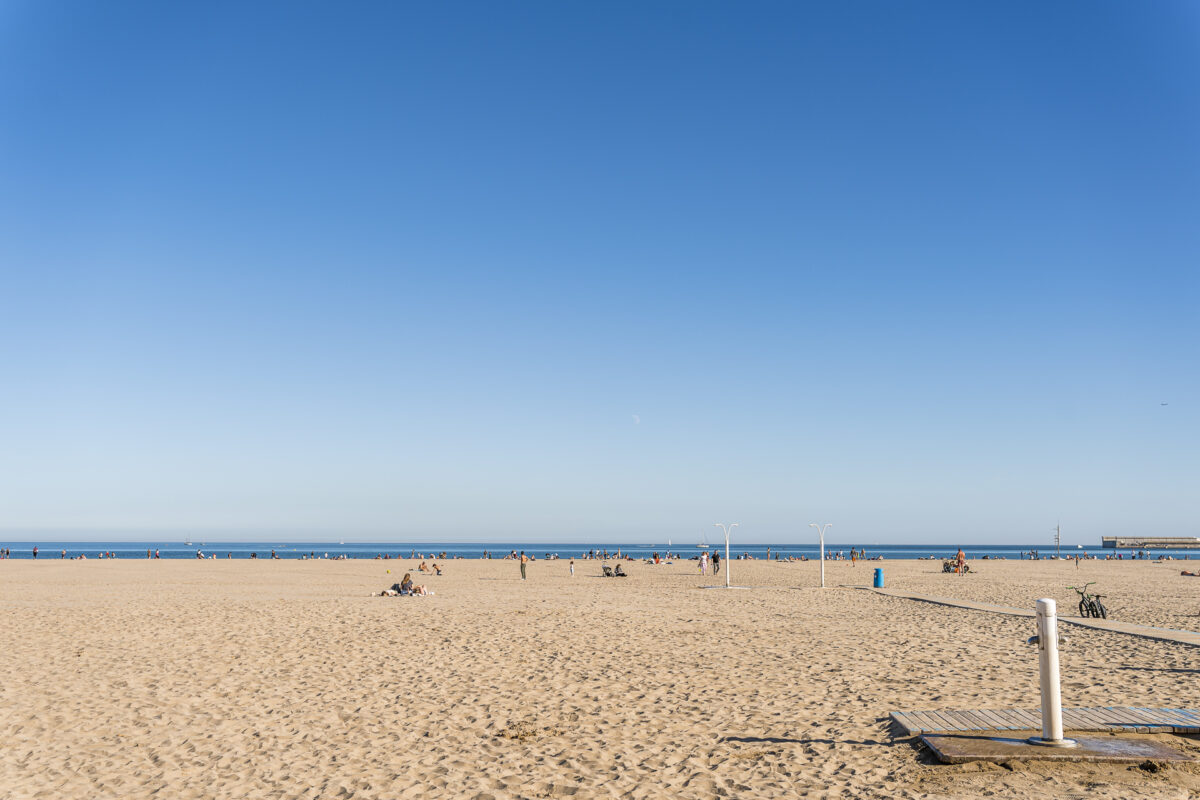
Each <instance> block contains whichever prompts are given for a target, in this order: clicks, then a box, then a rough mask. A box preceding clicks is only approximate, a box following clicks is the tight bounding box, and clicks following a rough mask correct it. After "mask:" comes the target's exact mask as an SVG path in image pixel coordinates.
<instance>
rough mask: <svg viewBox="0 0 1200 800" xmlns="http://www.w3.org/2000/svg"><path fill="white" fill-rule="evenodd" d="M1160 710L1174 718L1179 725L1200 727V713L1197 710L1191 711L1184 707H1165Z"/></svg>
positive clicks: (1168, 716)
mask: <svg viewBox="0 0 1200 800" xmlns="http://www.w3.org/2000/svg"><path fill="white" fill-rule="evenodd" d="M1160 710H1161V711H1162V712H1163V713H1164V714H1165V715H1166V716H1167V718H1168V719H1172V720H1174V721H1175V725H1177V726H1183V727H1187V728H1200V714H1197V713H1195V712H1192V713H1189V712H1188V711H1187V709H1184V708H1163V709H1160Z"/></svg>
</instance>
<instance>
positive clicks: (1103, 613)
mask: <svg viewBox="0 0 1200 800" xmlns="http://www.w3.org/2000/svg"><path fill="white" fill-rule="evenodd" d="M1093 611H1097V612H1099V613H1098V614H1097V615H1096V616H1098V617H1099V618H1100V619H1108V609H1107V608H1105V607H1104V603H1101V602H1100V601H1099V600H1097V601H1096V607H1095V608H1094V609H1093Z"/></svg>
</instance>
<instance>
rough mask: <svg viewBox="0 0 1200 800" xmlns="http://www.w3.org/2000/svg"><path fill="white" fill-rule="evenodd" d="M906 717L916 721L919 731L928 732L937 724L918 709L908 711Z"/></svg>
mask: <svg viewBox="0 0 1200 800" xmlns="http://www.w3.org/2000/svg"><path fill="white" fill-rule="evenodd" d="M908 718H909V719H911V720H912V721H913V722H915V723H917V725H918V726H919V728H920V732H921V733H929V732H930V731H932V730H933V729H934V728H935V727H936V726H937V725H938V723H936V722H934V721H933V720H931V719H930V718H929V717H927V716H925V715H924V714H923V713H921V712H920V711H909V712H908Z"/></svg>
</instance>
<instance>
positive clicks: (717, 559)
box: [712, 550, 721, 575]
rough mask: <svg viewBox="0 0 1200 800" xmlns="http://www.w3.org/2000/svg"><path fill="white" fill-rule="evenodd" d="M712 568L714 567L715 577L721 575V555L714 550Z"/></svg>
mask: <svg viewBox="0 0 1200 800" xmlns="http://www.w3.org/2000/svg"><path fill="white" fill-rule="evenodd" d="M712 567H713V575H720V574H721V554H720V553H718V552H717V551H716V550H714V551H713V554H712Z"/></svg>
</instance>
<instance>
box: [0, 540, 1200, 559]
mask: <svg viewBox="0 0 1200 800" xmlns="http://www.w3.org/2000/svg"><path fill="white" fill-rule="evenodd" d="M34 547H37V548H38V560H42V559H51V560H53V559H58V558H60V557H61V553H62V551H63V550H65V551H66V554H67V557H68V558H71V557H73V556H77V555H79V554H81V553H82V554H86V555H87V557H88V558H96V557H97V556H98V555H99V554H100V553H101V552H105V553H108V552H112V553H114V554H115V555H116V556H117V557H118V558H145V557H146V550H147V549H149V550H150V551H151V552H152V553H153V552H154V551H155V550H157V551H158V552H159V555H160V557H162V558H191V559H194V558H195V557H196V552H197V551H198V550H199V551H202V552H203V553H204V555H205V556H210V555H214V554H215V555H216V556H217V557H218V558H226V557H227V556H232V557H233V558H250V555H251V554H252V553H257V554H258V557H259V558H270V557H271V553H272V551H273V552H275V553H276V554H277V555H278V556H279V558H289V559H292V558H304V557H306V556H308V557H312V556H315V557H318V558H321V557H326V556H328V557H329V558H334V557H337V556H342V555H344V556H347V557H348V558H374V557H375V556H376V555H380V556H383V555H387V556H389V557H391V558H409V557H411V556H412V555H413V554H414V553H417V554H421V555H424V556H430V555H431V554H435V553H436V554H437V555H438V557H439V558H440V557H441V553H443V552H444V553H445V554H446V557H447V558H457V557H459V556H461V557H463V558H482V557H483V554H484V552H489V553H491V554H492V557H494V558H502V557H503V556H504V555H506V554H507V553H509V552H511V551H513V550H516V551H517V552H520V551H522V550H524V551H525V552H527V553H529V554H531V555H533V556H535V557H537V558H544V557H546V556H548V555H557V556H560V557H562V558H567V557H568V556H574V557H576V558H578V557H580V556H581V555H583V554H585V553H587V552H588V551H589V550H597V551H601V552H602V551H604V550H607V551H608V552H609V553H610V554H614V553H616V552H617V551H618V550H620V552H621V553H622V554H628V555H631V556H633V557H635V558H641V557H646V556H649V555H650V554H652V553H654V552H658V553H660V554H661V553H666V551H667V550H668V549H670V551H671V552H673V553H675V554H676V555H677V557H681V558H692V557H694V556H698V555H699V554H700V553H701V552H702V551H701V549H700V548H698V547H696V545H695V543H683V542H676V543H674V544H673V545H672V546H671V547H670V548H668V546H667V544H666V542H665V541H664V542H662V543H660V544H646V543H633V542H624V543H622V542H588V543H580V542H491V543H488V542H479V543H464V542H453V543H447V542H347V543H345V544H342V543H339V542H290V543H289V542H278V541H276V542H220V541H211V542H209V541H204V540H201V539H198V538H193V539H192V544H191V545H188V544H185V543H184V542H183V541H181V540H179V539H173V540H171V541H166V540H163V541H140V542H118V541H94V542H66V541H37V542H29V541H11V542H5V541H0V549H3V548H9V549H10V550H11V551H12V558H25V559H27V558H32V557H33V548H34ZM852 547H853V548H854V549H859V548H863V549H865V550H866V551H867V558H871V557H873V556H882V557H883V558H884V559H911V558H930V557H933V558H951V557H953V556H954V554H955V552H956V551H957V549H958V545H955V544H942V545H925V544H888V545H869V544H863V543H859V542H854V543H839V544H829V543H826V545H825V551H826V556H827V557H829V556H830V555H831V554H836V553H838V552H839V551H841V552H844V553H845V554H846V555H847V557H848V556H849V551H850V548H852ZM768 548H770V552H771V557H772V558H773V557H774V556H775V554H776V553H778V554H779V556H780V557H781V558H786V557H788V556H795V557H800V556H808V557H809V558H816V557H817V553H818V551H819V548H818V546H817V544H815V543H812V544H794V543H779V544H773V543H755V544H751V543H741V542H737V543H733V544H731V545H730V548H729V554H730V556H731V557H733V558H738V557H740V556H742V555H743V554H747V555H750V556H752V557H754V558H756V559H762V558H766V557H767V549H768ZM962 548H963V551H964V552H965V553H966V554H967V556H968V557H969V558H983V557H984V556H987V557H988V558H1006V559H1020V558H1022V554H1023V553H1025V554H1027V553H1029V552H1030V551H1037V552H1038V553H1039V554H1040V555H1041V556H1042V557H1043V558H1046V557H1051V556H1053V555H1054V552H1055V550H1054V545H1053V544H1050V545H1036V544H1030V545H963V546H962ZM709 549H710V550H717V551H718V552H720V553H721V555H722V556H724V555H725V545H724V542H723V541H722V542H721V543H720V544H718V543H716V542H715V541H714V542H712V546H711V547H710V548H709ZM1085 552H1086V553H1088V554H1091V555H1097V556H1100V557H1104V556H1105V555H1107V554H1110V553H1115V552H1120V553H1121V554H1122V555H1124V557H1125V558H1130V557H1131V552H1132V551H1130V550H1120V551H1114V550H1108V549H1104V548H1102V547H1100V545H1099V544H1097V545H1095V546H1092V547H1082V548H1080V547H1076V546H1075V545H1071V546H1069V547H1068V546H1066V545H1064V546H1063V547H1062V550H1061V553H1062V556H1063V558H1072V557H1074V556H1075V554H1076V553H1079V554H1081V555H1082V554H1083V553H1085ZM1148 552H1149V553H1150V557H1151V558H1157V557H1158V556H1160V555H1171V556H1173V557H1175V558H1191V559H1200V550H1151V551H1148Z"/></svg>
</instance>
